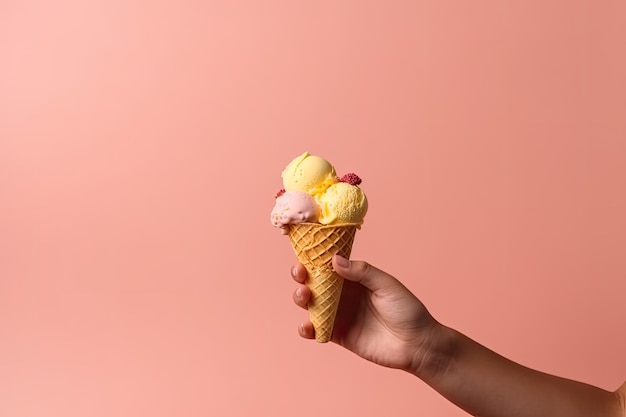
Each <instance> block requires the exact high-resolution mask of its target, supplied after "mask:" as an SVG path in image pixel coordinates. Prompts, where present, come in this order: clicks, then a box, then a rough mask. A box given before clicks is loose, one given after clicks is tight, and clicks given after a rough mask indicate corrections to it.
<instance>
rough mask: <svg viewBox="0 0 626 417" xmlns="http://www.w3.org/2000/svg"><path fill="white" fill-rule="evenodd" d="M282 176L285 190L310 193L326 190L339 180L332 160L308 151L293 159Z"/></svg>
mask: <svg viewBox="0 0 626 417" xmlns="http://www.w3.org/2000/svg"><path fill="white" fill-rule="evenodd" d="M281 176H282V178H283V186H284V187H285V190H287V191H304V192H305V193H309V194H310V195H315V194H319V193H321V192H324V191H325V190H326V188H327V187H328V186H329V185H331V184H334V183H336V182H337V175H336V174H335V168H334V167H333V166H332V165H331V164H330V162H328V161H327V160H325V159H323V158H320V157H319V156H315V155H311V154H309V153H308V152H305V153H303V154H302V155H300V156H298V157H297V158H295V159H294V160H293V161H291V162H290V163H289V165H287V166H286V167H285V169H284V170H283V173H282V175H281Z"/></svg>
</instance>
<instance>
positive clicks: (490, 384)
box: [413, 326, 626, 417]
mask: <svg viewBox="0 0 626 417" xmlns="http://www.w3.org/2000/svg"><path fill="white" fill-rule="evenodd" d="M430 343H431V344H430V346H429V347H428V348H427V349H426V353H425V355H424V356H423V358H422V360H421V361H420V362H419V366H418V367H417V368H416V369H414V370H413V373H414V374H415V375H416V376H418V377H420V378H421V379H423V380H424V381H425V382H426V383H427V384H429V385H430V386H432V387H433V388H434V389H435V390H437V391H438V392H439V393H440V394H442V395H443V396H444V397H446V398H447V399H448V400H450V401H452V402H453V403H455V404H456V405H458V406H459V407H461V408H463V409H464V410H466V411H467V412H469V413H470V414H472V415H476V416H485V417H487V416H494V417H495V416H500V417H504V416H510V417H524V416H551V417H561V416H563V417H587V416H589V417H591V416H598V417H599V416H604V417H613V416H615V417H624V416H626V411H625V410H626V408H625V406H624V390H625V389H626V384H624V385H623V386H622V388H620V390H618V391H616V392H615V393H611V392H608V391H605V390H602V389H600V388H597V387H594V386H591V385H587V384H583V383H580V382H576V381H572V380H568V379H564V378H560V377H556V376H552V375H548V374H545V373H542V372H538V371H535V370H532V369H529V368H526V367H524V366H521V365H519V364H517V363H515V362H513V361H510V360H508V359H506V358H504V357H502V356H500V355H498V354H497V353H495V352H493V351H491V350H489V349H487V348H486V347H484V346H482V345H480V344H478V343H476V342H475V341H473V340H471V339H470V338H468V337H466V336H464V335H463V334H461V333H459V332H457V331H455V330H453V329H449V328H446V327H443V326H441V327H440V328H439V329H438V331H437V332H435V333H434V337H433V338H432V340H431V342H430Z"/></svg>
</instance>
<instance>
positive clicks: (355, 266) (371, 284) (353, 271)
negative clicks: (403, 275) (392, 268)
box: [333, 255, 402, 292]
mask: <svg viewBox="0 0 626 417" xmlns="http://www.w3.org/2000/svg"><path fill="white" fill-rule="evenodd" d="M333 268H334V269H335V271H337V273H338V274H339V275H341V276H342V277H344V278H346V279H348V280H350V281H354V282H358V283H361V284H362V285H363V286H365V287H366V288H368V289H369V290H371V291H373V292H376V291H380V290H383V289H396V288H398V287H402V284H400V281H398V280H397V279H395V278H394V277H392V276H391V275H389V274H388V273H386V272H383V271H381V270H380V269H378V268H376V267H373V266H372V265H370V264H368V263H367V262H363V261H350V260H348V259H346V258H344V257H342V256H340V255H335V256H333Z"/></svg>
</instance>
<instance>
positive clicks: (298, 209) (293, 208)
mask: <svg viewBox="0 0 626 417" xmlns="http://www.w3.org/2000/svg"><path fill="white" fill-rule="evenodd" d="M319 214H320V207H319V205H318V204H317V202H316V201H315V199H314V198H313V197H311V196H310V195H309V194H308V193H305V192H303V191H285V192H281V193H279V195H278V196H277V197H276V204H275V205H274V209H273V210H272V214H271V216H270V217H271V221H272V225H273V226H274V227H279V228H280V229H281V231H282V233H283V234H287V230H288V227H287V225H289V224H296V223H303V222H316V221H317V219H318V217H319Z"/></svg>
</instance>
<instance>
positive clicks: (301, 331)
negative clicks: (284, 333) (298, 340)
mask: <svg viewBox="0 0 626 417" xmlns="http://www.w3.org/2000/svg"><path fill="white" fill-rule="evenodd" d="M298 333H300V334H301V335H303V334H304V324H303V323H300V325H299V326H298Z"/></svg>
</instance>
